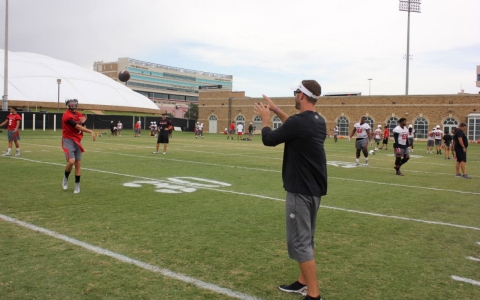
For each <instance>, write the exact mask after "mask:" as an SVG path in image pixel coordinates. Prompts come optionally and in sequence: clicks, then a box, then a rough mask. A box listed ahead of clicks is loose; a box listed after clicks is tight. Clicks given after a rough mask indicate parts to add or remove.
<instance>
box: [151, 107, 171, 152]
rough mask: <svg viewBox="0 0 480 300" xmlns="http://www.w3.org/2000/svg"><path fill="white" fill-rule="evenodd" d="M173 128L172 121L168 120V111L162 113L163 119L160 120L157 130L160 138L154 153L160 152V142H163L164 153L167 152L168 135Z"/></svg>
mask: <svg viewBox="0 0 480 300" xmlns="http://www.w3.org/2000/svg"><path fill="white" fill-rule="evenodd" d="M172 129H173V124H172V121H170V120H167V113H163V114H162V120H160V122H158V125H157V131H158V138H157V148H156V150H155V152H153V154H158V147H159V146H160V144H163V152H162V154H167V146H168V136H169V133H170V130H172Z"/></svg>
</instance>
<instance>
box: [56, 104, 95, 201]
mask: <svg viewBox="0 0 480 300" xmlns="http://www.w3.org/2000/svg"><path fill="white" fill-rule="evenodd" d="M65 104H66V105H67V111H66V112H65V113H64V114H63V117H62V149H63V152H65V158H66V160H67V165H66V166H65V176H64V177H63V183H62V187H63V189H64V190H66V189H67V188H68V176H69V175H70V172H71V171H72V169H73V166H74V165H75V189H74V190H73V192H74V193H75V194H78V193H80V174H81V167H80V162H81V160H82V152H84V151H85V150H84V149H83V147H82V144H81V142H82V138H83V133H84V132H88V133H90V134H91V135H92V140H93V141H95V133H94V132H93V131H92V130H90V129H88V128H86V127H85V126H84V123H85V121H86V120H87V116H83V115H82V114H81V113H80V112H78V111H76V110H77V107H78V100H77V99H76V98H75V97H67V99H65Z"/></svg>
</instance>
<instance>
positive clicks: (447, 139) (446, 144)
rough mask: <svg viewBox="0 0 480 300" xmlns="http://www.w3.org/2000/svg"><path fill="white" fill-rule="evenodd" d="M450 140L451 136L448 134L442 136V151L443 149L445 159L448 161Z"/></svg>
mask: <svg viewBox="0 0 480 300" xmlns="http://www.w3.org/2000/svg"><path fill="white" fill-rule="evenodd" d="M452 140H453V135H451V134H448V133H447V134H444V135H443V146H444V149H445V159H450V147H451V146H452ZM452 152H453V151H452Z"/></svg>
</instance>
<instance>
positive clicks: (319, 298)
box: [302, 295, 322, 300]
mask: <svg viewBox="0 0 480 300" xmlns="http://www.w3.org/2000/svg"><path fill="white" fill-rule="evenodd" d="M302 300H322V296H318V297H316V298H313V297H311V296H309V295H306V296H305V297H303V298H302Z"/></svg>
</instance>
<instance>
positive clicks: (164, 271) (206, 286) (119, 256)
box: [0, 214, 259, 300]
mask: <svg viewBox="0 0 480 300" xmlns="http://www.w3.org/2000/svg"><path fill="white" fill-rule="evenodd" d="M0 219H3V220H4V221H6V222H10V223H13V224H17V225H20V226H22V227H25V228H27V229H30V230H33V231H37V232H41V233H43V234H45V235H48V236H51V237H53V238H56V239H59V240H62V241H64V242H67V243H70V244H73V245H77V246H79V247H82V248H84V249H87V250H89V251H92V252H94V253H97V254H101V255H106V256H109V257H111V258H114V259H116V260H119V261H121V262H124V263H128V264H132V265H135V266H137V267H139V268H142V269H145V270H148V271H151V272H154V273H159V274H162V275H163V276H165V277H170V278H173V279H176V280H179V281H183V282H186V283H190V284H193V285H196V286H197V287H199V288H202V289H205V290H209V291H213V292H215V293H219V294H224V295H227V296H230V297H233V298H237V299H245V300H254V299H259V298H256V297H253V296H250V295H247V294H243V293H240V292H236V291H233V290H230V289H227V288H222V287H220V286H217V285H214V284H211V283H208V282H204V281H201V280H198V279H195V278H192V277H189V276H186V275H183V274H179V273H175V272H173V271H170V270H168V269H164V268H160V267H157V266H154V265H150V264H147V263H145V262H142V261H139V260H136V259H133V258H130V257H128V256H125V255H122V254H118V253H115V252H112V251H110V250H107V249H103V248H100V247H97V246H93V245H91V244H88V243H85V242H82V241H79V240H76V239H74V238H71V237H68V236H66V235H63V234H58V233H56V232H54V231H50V230H48V229H45V228H42V227H38V226H35V225H32V224H29V223H25V222H23V221H20V220H17V219H14V218H11V217H8V216H5V215H2V214H0Z"/></svg>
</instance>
